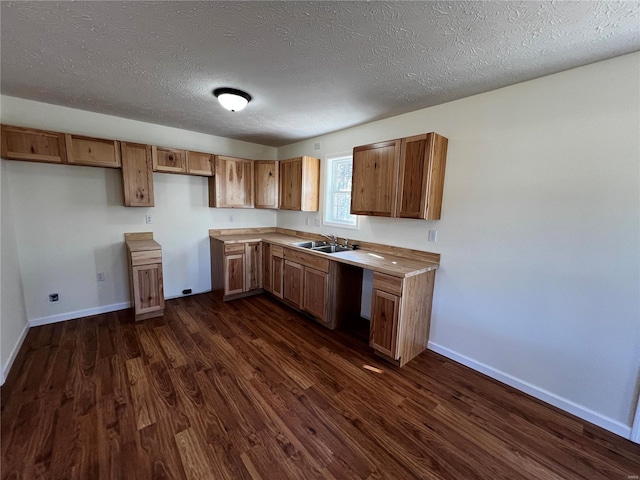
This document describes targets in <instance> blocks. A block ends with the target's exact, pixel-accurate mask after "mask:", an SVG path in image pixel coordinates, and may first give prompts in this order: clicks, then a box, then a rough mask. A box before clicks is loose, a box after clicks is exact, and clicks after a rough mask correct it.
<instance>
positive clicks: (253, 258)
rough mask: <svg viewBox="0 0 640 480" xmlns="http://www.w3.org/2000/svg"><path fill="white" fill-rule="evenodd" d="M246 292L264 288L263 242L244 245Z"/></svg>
mask: <svg viewBox="0 0 640 480" xmlns="http://www.w3.org/2000/svg"><path fill="white" fill-rule="evenodd" d="M244 272H245V275H244V282H245V283H244V291H245V292H249V291H251V290H256V289H258V288H262V242H247V243H245V244H244Z"/></svg>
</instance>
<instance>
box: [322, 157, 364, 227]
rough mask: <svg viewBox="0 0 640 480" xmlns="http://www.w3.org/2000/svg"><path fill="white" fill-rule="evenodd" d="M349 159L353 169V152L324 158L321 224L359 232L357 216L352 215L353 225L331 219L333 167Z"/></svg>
mask: <svg viewBox="0 0 640 480" xmlns="http://www.w3.org/2000/svg"><path fill="white" fill-rule="evenodd" d="M346 159H349V160H351V165H352V168H353V152H351V151H349V152H342V153H335V154H331V155H326V156H325V163H326V165H327V168H326V177H325V188H324V202H323V205H324V206H323V214H322V224H323V225H328V226H331V227H338V228H348V229H351V230H359V229H360V218H359V216H358V215H354V217H355V221H354V223H344V222H341V221H337V220H336V219H335V218H334V217H333V215H332V214H333V201H332V199H333V193H335V191H334V190H333V188H332V186H333V183H334V182H333V174H334V168H335V167H334V166H335V164H336V163H338V161H343V160H346ZM349 199H351V191H350V192H349Z"/></svg>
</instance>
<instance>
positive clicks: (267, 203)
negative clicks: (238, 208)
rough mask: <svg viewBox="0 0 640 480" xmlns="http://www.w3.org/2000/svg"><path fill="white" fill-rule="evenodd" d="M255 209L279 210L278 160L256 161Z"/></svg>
mask: <svg viewBox="0 0 640 480" xmlns="http://www.w3.org/2000/svg"><path fill="white" fill-rule="evenodd" d="M253 164H254V167H253V168H254V173H255V177H256V178H255V207H256V208H278V188H279V175H278V173H279V166H278V162H277V161H276V160H256V161H254V162H253Z"/></svg>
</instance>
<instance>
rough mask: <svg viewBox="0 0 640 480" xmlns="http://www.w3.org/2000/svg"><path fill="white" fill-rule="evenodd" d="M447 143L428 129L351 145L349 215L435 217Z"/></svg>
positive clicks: (440, 204)
mask: <svg viewBox="0 0 640 480" xmlns="http://www.w3.org/2000/svg"><path fill="white" fill-rule="evenodd" d="M447 143H448V140H447V139H446V138H445V137H443V136H441V135H438V134H437V133H433V132H432V133H425V134H422V135H416V136H413V137H407V138H402V139H397V140H390V141H386V142H379V143H374V144H371V145H363V146H359V147H355V148H354V149H353V178H352V193H351V213H353V214H358V215H375V216H383V217H399V218H419V219H424V220H438V219H439V218H440V217H441V211H442V195H443V187H444V171H445V165H446V156H447Z"/></svg>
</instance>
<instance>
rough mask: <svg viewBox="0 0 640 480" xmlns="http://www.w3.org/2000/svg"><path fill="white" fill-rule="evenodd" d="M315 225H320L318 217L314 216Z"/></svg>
mask: <svg viewBox="0 0 640 480" xmlns="http://www.w3.org/2000/svg"><path fill="white" fill-rule="evenodd" d="M315 226H316V227H319V226H320V219H319V218H316V219H315Z"/></svg>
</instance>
